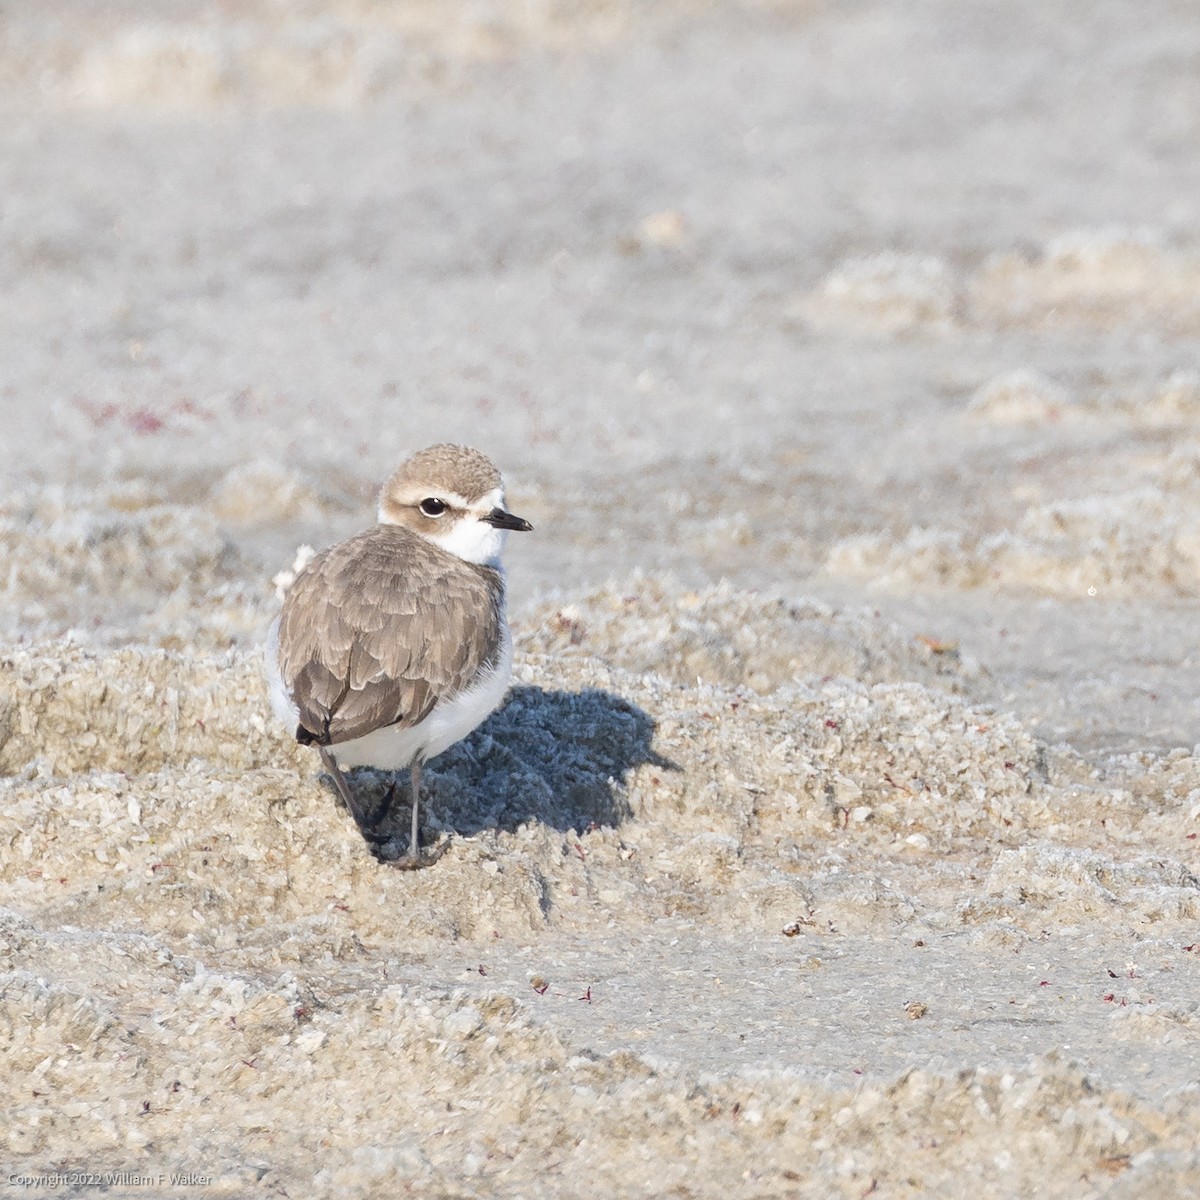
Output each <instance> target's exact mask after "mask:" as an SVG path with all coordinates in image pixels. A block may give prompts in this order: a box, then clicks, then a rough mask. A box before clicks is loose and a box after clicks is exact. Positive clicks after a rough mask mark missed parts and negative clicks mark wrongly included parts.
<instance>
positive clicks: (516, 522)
mask: <svg viewBox="0 0 1200 1200" xmlns="http://www.w3.org/2000/svg"><path fill="white" fill-rule="evenodd" d="M479 519H480V520H481V521H486V522H487V524H489V525H494V526H495V527H496V528H497V529H515V530H516V531H517V532H518V533H529V531H530V530H531V529H533V526H532V525H530V523H529V522H528V521H526V520H525V518H524V517H514V516H513V515H512V513H510V512H505V511H504V509H502V508H493V509H492V511H491V512H490V513H488V515H487V516H486V517H480V518H479Z"/></svg>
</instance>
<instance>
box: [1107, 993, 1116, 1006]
mask: <svg viewBox="0 0 1200 1200" xmlns="http://www.w3.org/2000/svg"><path fill="white" fill-rule="evenodd" d="M1115 999H1116V996H1114V995H1113V994H1112V992H1108V993H1106V994H1105V997H1104V1003H1105V1004H1111V1003H1112V1002H1113V1001H1114V1000H1115Z"/></svg>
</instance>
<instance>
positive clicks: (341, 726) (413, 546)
mask: <svg viewBox="0 0 1200 1200" xmlns="http://www.w3.org/2000/svg"><path fill="white" fill-rule="evenodd" d="M502 587H503V584H502V581H501V577H500V575H499V573H498V572H496V571H493V570H491V569H490V568H488V567H479V566H475V565H473V564H471V563H466V562H463V561H462V560H461V559H459V558H456V557H455V556H454V555H452V554H449V553H447V552H446V551H444V550H440V549H438V548H437V547H436V546H431V545H430V544H429V543H428V542H425V541H423V540H422V539H421V538H419V537H418V536H417V535H416V534H414V533H410V532H409V531H408V530H405V529H399V528H397V527H395V526H391V525H380V526H377V527H376V528H374V529H370V530H368V531H367V532H366V533H360V534H359V535H358V536H357V537H353V538H351V539H350V540H349V541H346V542H342V543H340V544H339V545H337V546H333V547H331V548H330V549H328V550H325V551H323V552H322V553H321V554H319V555H317V557H316V558H314V559H313V561H312V562H311V563H309V565H308V567H306V568H305V570H304V571H302V572H301V574H300V575H299V576H298V577H297V579H296V582H295V583H293V584H292V586H291V588H290V589H289V591H288V594H287V597H286V599H285V600H284V604H283V613H282V615H281V616H280V621H279V669H280V674H281V675H282V677H283V682H284V685H285V686H286V687H287V690H288V693H289V695H290V696H291V698H292V701H293V703H294V704H295V705H296V708H297V709H298V710H299V714H300V727H299V729H297V731H296V737H297V739H298V740H300V741H302V742H318V743H320V744H322V745H336V744H338V743H339V742H347V741H350V740H351V739H352V738H357V737H362V736H363V735H364V734H368V733H370V732H371V731H372V730H375V729H379V728H382V727H383V726H385V725H401V726H406V725H415V724H416V723H417V722H418V721H421V720H423V719H424V718H425V717H426V716H427V715H428V714H429V712H430V710H431V709H432V708H433V706H434V705H435V704H436V703H437V702H438V700H439V698H440V697H442V696H447V695H452V694H453V693H455V692H457V691H459V690H461V689H462V688H464V687H466V686H467V684H469V683H470V681H471V680H472V679H473V678H474V677H475V674H476V673H477V672H478V670H479V669H480V667H482V666H483V665H484V664H485V663H486V662H487V661H488V659H489V657H490V656H494V654H495V653H496V647H497V645H498V641H499V633H500V605H501V601H502V595H503V593H502Z"/></svg>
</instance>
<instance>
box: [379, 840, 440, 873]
mask: <svg viewBox="0 0 1200 1200" xmlns="http://www.w3.org/2000/svg"><path fill="white" fill-rule="evenodd" d="M449 849H450V838H446V839H445V841H442V842H439V843H438V844H437V845H436V846H434V847H433V849H432V850H428V851H426V852H424V853H422V852H421V850H420V849H416V850H409V852H408V853H407V854H405V855H403V856H402V857H400V858H397V859H393V860H392V861H391V862H389V863H388V866H391V867H395V868H396V870H397V871H421V870H424V869H425V868H426V867H432V866H433V864H434V863H435V862H437V861H438V860H439V859H440V858H441V857H442V855H444V854H445V853H446V851H447V850H449Z"/></svg>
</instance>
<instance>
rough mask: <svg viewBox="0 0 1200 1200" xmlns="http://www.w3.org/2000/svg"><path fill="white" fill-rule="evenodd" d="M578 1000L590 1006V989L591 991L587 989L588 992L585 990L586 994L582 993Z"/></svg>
mask: <svg viewBox="0 0 1200 1200" xmlns="http://www.w3.org/2000/svg"><path fill="white" fill-rule="evenodd" d="M579 999H580V1000H584V1001H586V1002H587V1003H588V1004H591V1002H592V989H591V988H588V990H587V991H586V992H584V993H583V995H582V996H580V997H579Z"/></svg>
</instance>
